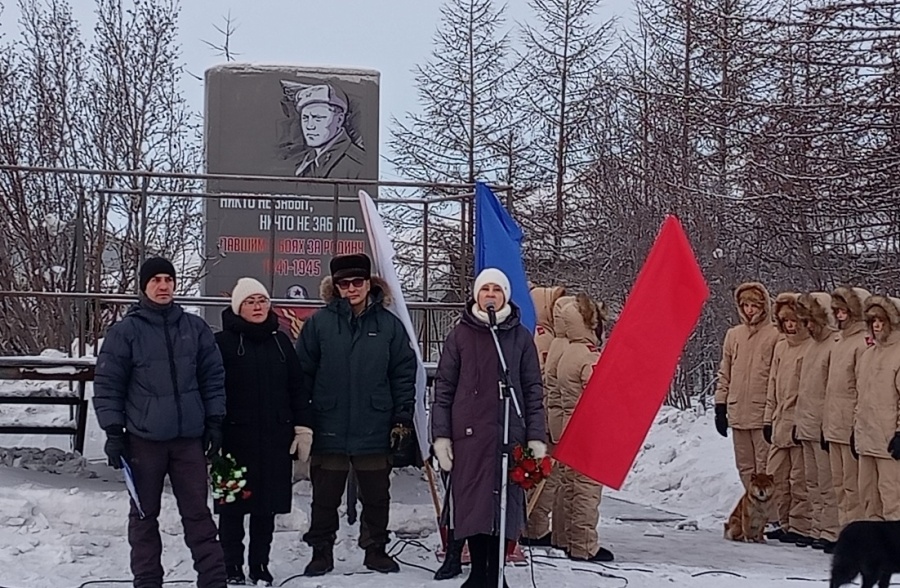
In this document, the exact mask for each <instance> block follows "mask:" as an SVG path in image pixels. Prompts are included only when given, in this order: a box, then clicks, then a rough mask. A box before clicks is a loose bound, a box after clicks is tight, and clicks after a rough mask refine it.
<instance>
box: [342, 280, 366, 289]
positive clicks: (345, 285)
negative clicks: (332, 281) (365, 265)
mask: <svg viewBox="0 0 900 588" xmlns="http://www.w3.org/2000/svg"><path fill="white" fill-rule="evenodd" d="M365 283H366V280H365V278H353V279H346V280H338V283H337V287H338V288H340V289H341V290H347V289H349V288H350V286H353V287H354V288H362V287H363V284H365Z"/></svg>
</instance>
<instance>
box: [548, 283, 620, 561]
mask: <svg viewBox="0 0 900 588" xmlns="http://www.w3.org/2000/svg"><path fill="white" fill-rule="evenodd" d="M563 313H564V315H565V321H566V324H567V326H568V330H567V332H566V333H567V337H568V339H569V345H568V346H567V347H566V348H565V350H564V351H563V353H562V357H561V358H560V360H559V368H558V371H557V375H558V381H557V389H558V391H559V396H560V400H561V401H562V429H563V431H564V430H565V428H566V426H567V425H568V424H569V419H571V418H572V415H573V414H574V412H575V405H576V404H578V399H579V398H581V394H582V392H584V388H585V386H587V383H588V380H590V378H591V374H592V373H593V371H594V364H595V363H597V359H598V358H599V357H600V348H599V346H600V340H599V339H598V338H597V326H598V325H600V324H602V323H603V321H604V320H605V319H606V316H605V314H604V307H603V306H602V305H601V304H598V303H596V302H594V301H593V300H591V298H590V297H589V296H587V295H586V294H578V296H577V297H576V301H575V304H569V305H567V306H566V307H565V308H564V309H563ZM562 470H563V485H562V490H563V495H564V497H565V499H564V505H565V509H566V517H565V518H566V536H567V538H568V545H566V546H564V547H565V548H566V552H567V553H568V555H569V558H570V559H573V560H576V561H613V554H612V553H611V552H610V551H609V550H608V549H605V548H603V547H601V546H600V543H599V540H598V537H597V523H598V522H599V519H600V510H599V509H600V494H601V492H602V487H601V486H600V484H598V483H597V482H595V481H594V480H591V479H590V478H587V477H585V476H583V475H581V474H579V473H578V472H576V471H575V470H573V469H572V468H570V467H567V466H563V467H562Z"/></svg>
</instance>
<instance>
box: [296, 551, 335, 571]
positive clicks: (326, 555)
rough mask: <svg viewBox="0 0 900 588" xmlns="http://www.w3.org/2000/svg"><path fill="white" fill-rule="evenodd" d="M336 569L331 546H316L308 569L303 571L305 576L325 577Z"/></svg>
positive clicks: (307, 565)
mask: <svg viewBox="0 0 900 588" xmlns="http://www.w3.org/2000/svg"><path fill="white" fill-rule="evenodd" d="M333 569H334V552H333V550H332V546H331V545H316V546H314V547H313V556H312V559H311V560H310V562H309V563H308V564H306V569H305V570H304V571H303V575H304V576H324V575H325V574H327V573H328V572H330V571H331V570H333Z"/></svg>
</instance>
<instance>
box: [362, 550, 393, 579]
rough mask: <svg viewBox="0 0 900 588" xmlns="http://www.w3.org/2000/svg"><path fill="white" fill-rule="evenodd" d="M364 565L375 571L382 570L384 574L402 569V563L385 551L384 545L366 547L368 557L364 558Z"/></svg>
mask: <svg viewBox="0 0 900 588" xmlns="http://www.w3.org/2000/svg"><path fill="white" fill-rule="evenodd" d="M363 565H364V566H366V567H367V568H369V569H370V570H372V571H373V572H381V573H382V574H393V573H396V572H399V571H400V564H398V563H397V562H396V560H394V558H393V557H391V556H389V555H388V554H387V552H385V550H384V545H372V546H371V547H366V557H365V559H364V560H363Z"/></svg>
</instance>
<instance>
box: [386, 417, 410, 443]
mask: <svg viewBox="0 0 900 588" xmlns="http://www.w3.org/2000/svg"><path fill="white" fill-rule="evenodd" d="M412 431H413V423H412V421H411V420H410V419H408V418H406V417H397V418H395V419H394V425H393V426H392V427H391V451H398V450H399V449H400V447H401V445H404V444H405V443H406V442H407V440H408V439H411V438H412Z"/></svg>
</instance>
